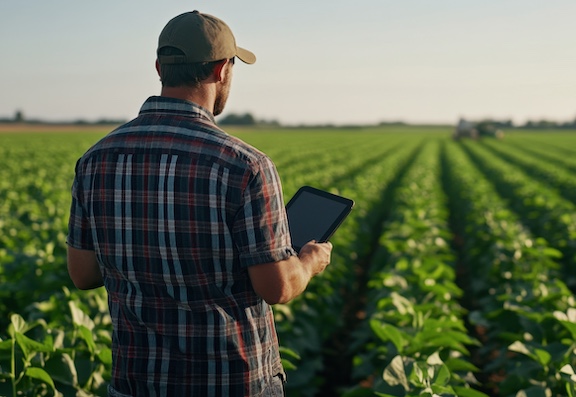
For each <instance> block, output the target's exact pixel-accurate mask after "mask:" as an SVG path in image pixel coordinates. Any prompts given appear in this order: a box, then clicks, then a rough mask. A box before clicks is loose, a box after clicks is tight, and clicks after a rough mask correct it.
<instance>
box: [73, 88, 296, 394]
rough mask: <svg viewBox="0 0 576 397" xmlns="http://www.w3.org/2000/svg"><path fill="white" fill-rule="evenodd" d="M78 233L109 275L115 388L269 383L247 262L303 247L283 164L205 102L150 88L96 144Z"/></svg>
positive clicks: (207, 389) (157, 390)
mask: <svg viewBox="0 0 576 397" xmlns="http://www.w3.org/2000/svg"><path fill="white" fill-rule="evenodd" d="M68 244H69V245H70V246H72V247H75V248H78V249H85V250H94V251H95V252H96V255H97V258H98V262H99V264H100V268H101V271H102V274H103V277H104V283H105V287H106V290H107V291H108V296H109V307H110V314H111V317H112V321H113V326H114V331H113V341H112V350H113V369H112V381H111V385H110V386H111V394H113V393H117V394H116V395H120V396H121V395H128V396H138V397H144V396H260V395H262V394H263V393H265V389H266V387H267V386H268V384H269V382H272V377H273V376H274V375H276V374H278V373H282V372H283V371H282V366H281V362H280V357H279V351H278V341H277V336H276V330H275V326H274V319H273V313H272V310H271V308H270V306H269V305H268V304H267V303H266V302H264V301H263V300H262V299H260V298H259V297H258V296H257V295H256V293H255V292H254V290H253V288H252V285H251V283H250V279H249V276H248V272H247V267H248V266H251V265H254V264H260V263H267V262H274V261H279V260H283V259H287V258H288V257H290V256H291V255H296V254H295V252H294V251H293V250H292V248H291V242H290V237H289V231H288V223H287V219H286V213H285V210H284V202H283V198H282V189H281V185H280V180H279V177H278V173H277V172H276V169H275V167H274V165H273V163H272V161H271V160H270V159H269V158H268V157H267V156H266V155H264V154H263V153H261V152H260V151H258V150H256V149H255V148H253V147H251V146H249V145H247V144H246V143H244V142H242V141H241V140H239V139H237V138H235V137H232V136H230V135H228V134H226V133H224V132H223V131H221V130H220V129H219V128H218V127H216V126H215V123H214V119H213V116H212V114H211V113H209V112H207V111H206V110H205V109H203V108H201V107H198V106H196V105H194V104H192V103H190V102H186V101H181V100H176V99H170V98H164V97H151V98H149V99H148V100H147V101H146V102H145V103H144V105H143V106H142V108H141V110H140V113H139V115H138V117H137V118H136V119H134V120H132V121H131V122H129V123H127V124H125V125H123V126H121V127H120V128H118V129H117V130H115V131H113V132H111V133H110V134H109V135H107V136H106V137H104V138H103V139H102V140H101V141H100V142H98V143H97V144H95V145H94V146H93V147H92V148H90V149H89V150H88V151H87V152H86V153H85V154H84V156H82V158H81V159H80V160H78V163H77V164H76V176H75V179H74V183H73V186H72V207H71V213H70V222H69V234H68Z"/></svg>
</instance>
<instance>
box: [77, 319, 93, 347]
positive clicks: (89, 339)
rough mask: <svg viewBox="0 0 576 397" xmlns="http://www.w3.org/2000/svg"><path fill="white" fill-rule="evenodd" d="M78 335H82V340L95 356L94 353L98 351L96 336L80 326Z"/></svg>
mask: <svg viewBox="0 0 576 397" xmlns="http://www.w3.org/2000/svg"><path fill="white" fill-rule="evenodd" d="M78 334H79V335H80V337H81V338H82V340H84V342H86V345H87V346H88V350H89V351H90V354H94V351H95V350H96V344H95V343H94V335H93V334H92V332H91V331H90V330H89V329H88V328H86V327H85V326H84V325H79V326H78Z"/></svg>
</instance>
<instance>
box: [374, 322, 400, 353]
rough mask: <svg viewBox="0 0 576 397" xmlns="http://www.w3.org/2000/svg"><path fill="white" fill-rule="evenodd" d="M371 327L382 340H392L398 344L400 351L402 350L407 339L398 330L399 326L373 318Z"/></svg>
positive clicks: (397, 347)
mask: <svg viewBox="0 0 576 397" xmlns="http://www.w3.org/2000/svg"><path fill="white" fill-rule="evenodd" d="M370 327H371V328H372V330H373V331H374V333H375V334H376V336H378V338H380V339H381V340H382V341H388V340H390V341H391V342H392V343H393V344H394V346H396V349H397V350H398V352H402V350H403V347H404V345H405V344H406V343H407V341H406V339H405V338H404V336H403V335H402V332H400V331H399V330H398V328H396V327H394V326H392V325H389V324H384V323H382V322H380V321H378V320H371V321H370Z"/></svg>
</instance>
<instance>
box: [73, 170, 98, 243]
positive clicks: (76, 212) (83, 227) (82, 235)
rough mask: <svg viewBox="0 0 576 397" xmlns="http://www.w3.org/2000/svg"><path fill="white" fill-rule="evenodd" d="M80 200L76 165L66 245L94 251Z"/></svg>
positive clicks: (80, 191) (87, 222) (88, 223)
mask: <svg viewBox="0 0 576 397" xmlns="http://www.w3.org/2000/svg"><path fill="white" fill-rule="evenodd" d="M81 198H82V188H81V183H80V181H79V175H78V165H76V175H75V177H74V182H73V183H72V204H71V206H70V219H69V220H68V236H67V238H66V243H67V244H68V245H69V246H71V247H73V248H77V249H83V250H94V242H93V240H92V233H91V229H90V222H89V218H88V216H87V214H86V211H85V209H84V206H83V205H82V200H81Z"/></svg>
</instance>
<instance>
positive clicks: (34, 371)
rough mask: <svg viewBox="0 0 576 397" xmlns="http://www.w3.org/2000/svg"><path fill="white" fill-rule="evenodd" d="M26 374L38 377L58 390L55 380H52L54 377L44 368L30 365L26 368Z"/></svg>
mask: <svg viewBox="0 0 576 397" xmlns="http://www.w3.org/2000/svg"><path fill="white" fill-rule="evenodd" d="M26 376H28V377H30V378H34V379H38V380H40V381H42V382H44V383H46V384H47V385H49V386H50V387H51V388H52V390H54V391H55V392H56V391H57V390H56V386H54V381H53V380H52V378H51V377H50V375H49V374H48V372H46V371H45V370H43V369H42V368H38V367H28V368H26Z"/></svg>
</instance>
